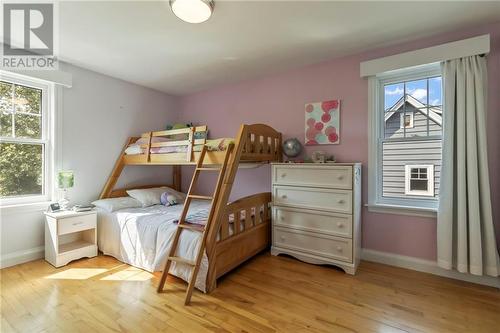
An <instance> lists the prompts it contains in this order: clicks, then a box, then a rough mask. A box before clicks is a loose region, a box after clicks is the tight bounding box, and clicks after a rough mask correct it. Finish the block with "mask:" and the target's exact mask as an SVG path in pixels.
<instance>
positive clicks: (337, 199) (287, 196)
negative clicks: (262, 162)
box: [273, 185, 352, 214]
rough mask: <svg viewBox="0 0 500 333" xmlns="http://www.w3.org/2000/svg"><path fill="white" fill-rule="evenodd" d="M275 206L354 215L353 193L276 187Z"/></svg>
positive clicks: (274, 194)
mask: <svg viewBox="0 0 500 333" xmlns="http://www.w3.org/2000/svg"><path fill="white" fill-rule="evenodd" d="M273 204H275V205H283V206H294V207H301V208H313V209H323V210H329V211H335V212H339V213H346V214H352V191H346V190H330V189H321V188H312V187H311V188H309V187H294V186H281V185H275V186H274V187H273Z"/></svg>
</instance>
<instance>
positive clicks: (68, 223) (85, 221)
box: [57, 214, 96, 235]
mask: <svg viewBox="0 0 500 333" xmlns="http://www.w3.org/2000/svg"><path fill="white" fill-rule="evenodd" d="M57 222H58V228H57V234H58V235H64V234H69V233H72V232H78V231H82V230H87V229H93V228H95V227H96V215H95V214H88V215H80V216H74V217H66V218H63V219H59V220H58V221H57Z"/></svg>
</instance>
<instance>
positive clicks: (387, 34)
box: [59, 0, 500, 95]
mask: <svg viewBox="0 0 500 333" xmlns="http://www.w3.org/2000/svg"><path fill="white" fill-rule="evenodd" d="M59 10H60V16H59V17H60V28H59V31H60V59H62V60H64V61H67V62H70V63H72V64H75V65H78V66H81V67H84V68H88V69H91V70H94V71H96V72H100V73H103V74H107V75H110V76H114V77H117V78H120V79H123V80H126V81H130V82H134V83H137V84H140V85H143V86H146V87H150V88H154V89H157V90H161V91H164V92H167V93H171V94H176V95H183V94H188V93H192V92H196V91H200V90H204V89H207V88H209V87H213V86H215V85H219V84H223V83H230V82H236V81H239V80H244V79H248V78H252V77H258V76H262V75H265V74H269V73H273V72H278V71H283V70H286V69H289V68H294V67H299V66H303V65H306V64H311V63H315V62H320V61H324V60H327V59H331V58H335V57H338V56H342V55H347V54H353V53H357V52H361V51H364V50H368V49H372V48H377V47H380V46H385V45H390V44H394V43H398V42H401V41H407V40H413V39H417V38H420V37H424V36H427V35H432V34H436V33H440V32H445V31H451V30H455V29H459V28H462V27H467V26H471V25H474V24H480V23H487V22H494V21H499V20H500V2H498V1H497V2H421V1H419V2H353V1H351V2H333V1H322V2H317V1H275V2H269V1H220V0H219V1H217V0H216V5H215V12H214V15H213V16H212V18H211V19H210V20H209V21H207V22H205V23H202V24H198V25H192V24H188V23H184V22H182V21H180V20H179V19H177V18H176V17H175V16H174V15H173V14H172V12H171V10H170V8H169V6H168V1H161V2H145V1H133V2H131V1H127V2H116V1H110V2H102V1H100V2H61V3H60V9H59Z"/></svg>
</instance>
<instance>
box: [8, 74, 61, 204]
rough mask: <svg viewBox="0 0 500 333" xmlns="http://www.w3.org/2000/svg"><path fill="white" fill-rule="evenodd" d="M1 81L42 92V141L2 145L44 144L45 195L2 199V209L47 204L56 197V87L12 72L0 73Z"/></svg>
mask: <svg viewBox="0 0 500 333" xmlns="http://www.w3.org/2000/svg"><path fill="white" fill-rule="evenodd" d="M0 80H2V81H6V82H12V83H14V84H18V85H23V86H27V87H32V88H35V89H40V90H41V91H42V103H41V104H42V105H41V110H40V111H41V116H42V137H41V139H30V138H7V137H2V138H0V141H1V142H2V143H4V142H6V143H27V144H30V143H31V144H43V186H42V189H43V193H42V194H41V195H24V196H15V197H6V198H1V199H0V206H1V207H8V206H17V205H24V204H34V203H47V202H50V201H51V199H52V198H53V197H54V193H55V192H54V186H53V179H54V164H55V163H54V157H55V151H54V136H55V135H54V134H55V131H54V130H55V126H54V125H55V122H54V121H55V112H54V105H55V99H56V97H55V87H54V84H52V83H49V82H46V81H42V80H39V79H34V78H30V77H27V76H25V75H19V74H15V73H11V72H5V71H0Z"/></svg>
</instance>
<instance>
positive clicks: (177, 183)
mask: <svg viewBox="0 0 500 333" xmlns="http://www.w3.org/2000/svg"><path fill="white" fill-rule="evenodd" d="M172 185H173V186H174V190H176V191H179V192H182V167H181V166H180V165H174V166H173V167H172Z"/></svg>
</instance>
